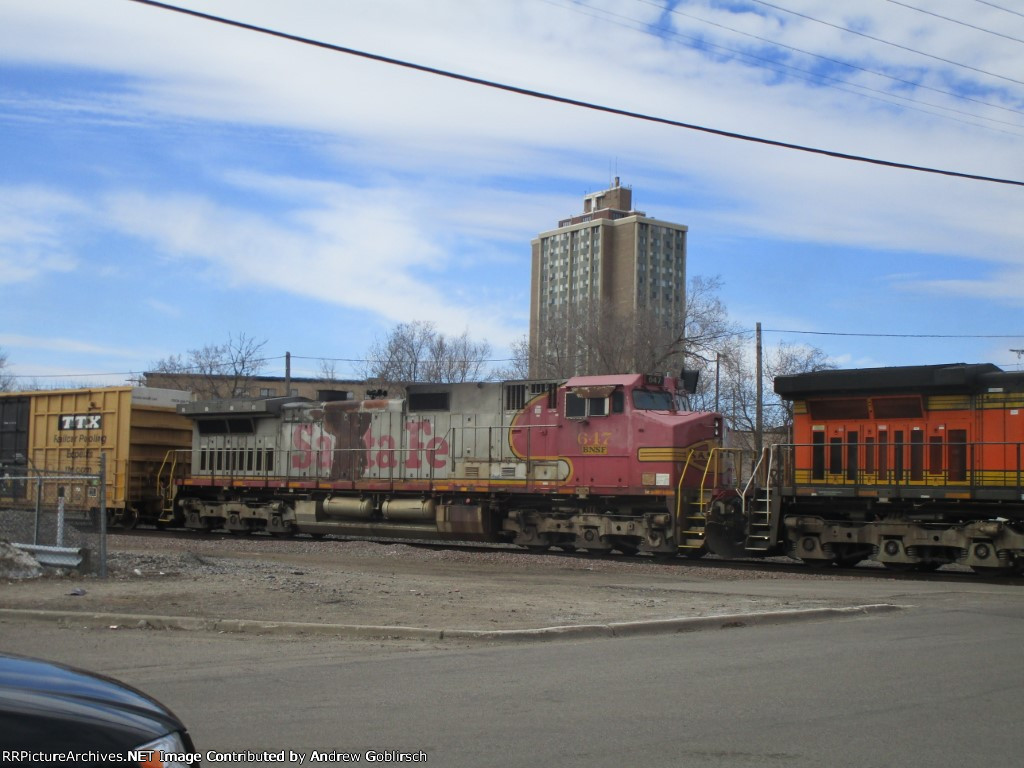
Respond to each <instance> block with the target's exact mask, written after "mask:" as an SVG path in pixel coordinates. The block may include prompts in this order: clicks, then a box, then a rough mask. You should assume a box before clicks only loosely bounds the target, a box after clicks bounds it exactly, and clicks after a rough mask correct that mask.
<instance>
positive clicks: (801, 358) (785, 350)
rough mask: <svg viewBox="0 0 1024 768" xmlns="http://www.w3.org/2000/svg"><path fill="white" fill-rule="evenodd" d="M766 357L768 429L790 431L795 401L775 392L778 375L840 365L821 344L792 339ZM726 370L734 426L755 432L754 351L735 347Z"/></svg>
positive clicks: (726, 403)
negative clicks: (774, 383) (795, 341)
mask: <svg viewBox="0 0 1024 768" xmlns="http://www.w3.org/2000/svg"><path fill="white" fill-rule="evenodd" d="M737 346H738V345H737ZM764 358H765V363H764V386H763V390H764V398H765V402H764V411H763V414H764V418H763V425H764V429H765V430H766V431H769V430H772V431H782V430H787V429H789V428H790V427H791V426H792V424H793V404H792V403H789V402H786V401H785V400H783V399H782V398H780V397H779V396H778V395H776V394H775V389H774V386H773V382H774V381H775V377H776V376H783V375H789V374H794V373H808V372H811V371H821V370H827V369H831V368H835V367H836V364H835V363H834V362H832V361H831V360H830V359H829V358H828V355H827V354H826V353H825V352H824V351H822V350H821V349H818V348H817V347H812V346H805V345H800V344H790V343H788V342H782V343H780V344H779V345H778V346H777V347H774V348H773V349H769V350H768V351H767V353H766V354H765V356H764ZM725 371H726V375H725V385H724V392H723V407H722V411H723V412H724V413H725V414H726V416H727V417H728V418H729V420H730V421H731V423H732V427H733V429H736V430H740V431H744V432H751V433H752V432H753V431H754V428H755V424H756V421H757V418H756V414H757V372H756V370H755V363H754V360H753V354H752V353H751V352H750V351H749V350H742V349H738V348H736V346H734V348H733V349H732V350H730V354H729V356H728V363H727V365H726V368H725Z"/></svg>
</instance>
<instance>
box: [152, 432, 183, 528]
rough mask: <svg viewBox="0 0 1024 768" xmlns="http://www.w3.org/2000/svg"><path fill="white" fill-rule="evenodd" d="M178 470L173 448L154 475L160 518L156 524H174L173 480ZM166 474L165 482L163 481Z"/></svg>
mask: <svg viewBox="0 0 1024 768" xmlns="http://www.w3.org/2000/svg"><path fill="white" fill-rule="evenodd" d="M177 470H178V451H177V450H174V449H173V448H172V449H171V450H169V451H167V453H166V454H165V455H164V460H163V463H162V464H161V465H160V471H159V472H157V474H156V494H157V497H158V498H159V499H160V517H159V518H157V523H158V524H164V523H173V522H174V495H175V492H176V491H177V488H176V487H175V485H174V478H175V476H176V473H177ZM164 472H166V473H167V474H166V482H165V480H164V477H165V476H164Z"/></svg>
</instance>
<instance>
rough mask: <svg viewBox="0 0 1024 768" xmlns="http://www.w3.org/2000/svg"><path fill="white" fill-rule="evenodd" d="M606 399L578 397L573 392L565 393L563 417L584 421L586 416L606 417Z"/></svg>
mask: <svg viewBox="0 0 1024 768" xmlns="http://www.w3.org/2000/svg"><path fill="white" fill-rule="evenodd" d="M607 415H608V398H607V397H580V396H579V395H577V394H575V393H573V392H566V393H565V416H566V418H568V419H585V418H586V417H587V416H607Z"/></svg>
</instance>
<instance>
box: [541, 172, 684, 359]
mask: <svg viewBox="0 0 1024 768" xmlns="http://www.w3.org/2000/svg"><path fill="white" fill-rule="evenodd" d="M686 232H687V228H686V227H685V226H683V225H682V224H672V223H670V222H667V221H660V220H658V219H652V218H649V217H648V216H647V215H646V214H644V213H643V212H642V211H635V210H633V191H632V189H630V188H629V187H623V186H620V184H619V179H618V177H616V178H615V184H614V186H612V187H611V188H610V189H606V190H604V191H601V192H594V193H592V194H589V195H586V196H585V197H584V198H583V213H582V214H579V215H576V216H572V217H571V218H568V219H563V220H562V221H560V222H558V228H557V229H553V230H550V231H548V232H542V233H541V234H540V235H538V236H537V237H536V238H535V239H534V240H533V242H532V251H533V253H532V273H531V284H530V373H531V375H532V376H553V375H571V374H588V373H612V372H614V373H627V372H629V371H626V370H619V371H610V370H602V368H608V367H610V366H616V367H622V366H628V367H630V368H631V369H632V370H633V371H635V372H644V373H650V372H653V371H636V368H637V367H639V366H641V365H643V364H644V355H643V354H640V353H639V351H638V349H637V348H636V344H634V343H633V339H635V337H637V335H638V334H639V335H643V336H645V337H647V338H646V339H643V340H641V344H643V343H648V344H649V343H654V339H652V338H651V336H652V334H654V335H659V334H667V335H668V336H672V335H673V334H674V335H677V336H678V335H681V333H682V327H681V326H682V322H683V320H682V318H683V311H684V307H685V300H686ZM609 336H611V337H612V338H609ZM616 345H617V347H618V348H617V349H610V348H611V347H615V346H616ZM630 345H632V346H633V347H634V348H633V349H632V350H631V349H629V347H630ZM610 352H612V353H614V354H609V353H610ZM611 358H615V360H616V362H617V365H616V363H613V362H611Z"/></svg>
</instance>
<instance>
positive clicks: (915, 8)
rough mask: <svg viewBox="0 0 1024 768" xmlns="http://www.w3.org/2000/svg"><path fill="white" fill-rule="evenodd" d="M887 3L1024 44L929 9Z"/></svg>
mask: <svg viewBox="0 0 1024 768" xmlns="http://www.w3.org/2000/svg"><path fill="white" fill-rule="evenodd" d="M886 2H889V3H892V4H893V5H899V6H901V7H903V8H907V9H909V10H911V11H917V12H918V13H923V14H925V15H926V16H932V17H934V18H936V19H942V20H943V21H949V22H952V23H953V24H959V25H960V26H962V27H967V28H968V29H975V30H977V31H978V32H985V33H986V34H989V35H995V36H996V37H1002V38H1005V39H1006V40H1012V41H1013V42H1015V43H1024V40H1022V39H1021V38H1019V37H1014V36H1013V35H1006V34H1003V33H1002V32H996V31H995V30H994V29H986V28H985V27H979V26H976V25H975V24H970V23H968V22H966V21H961V20H960V19H954V18H952V17H951V16H943V15H942V14H941V13H935V11H929V10H928V9H927V8H918V7H917V6H916V5H910V3H903V2H900V0H886Z"/></svg>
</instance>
